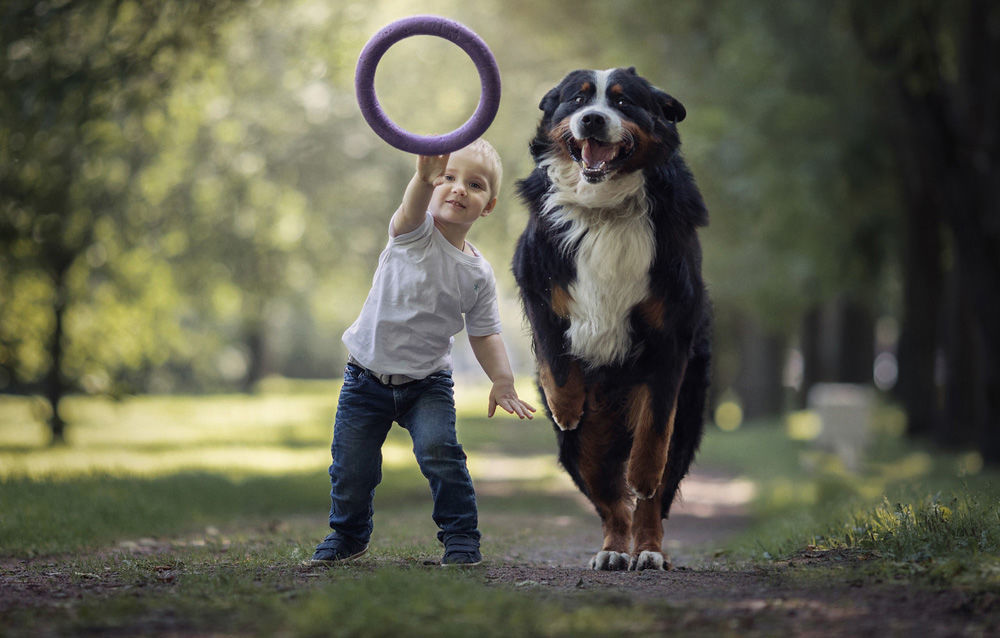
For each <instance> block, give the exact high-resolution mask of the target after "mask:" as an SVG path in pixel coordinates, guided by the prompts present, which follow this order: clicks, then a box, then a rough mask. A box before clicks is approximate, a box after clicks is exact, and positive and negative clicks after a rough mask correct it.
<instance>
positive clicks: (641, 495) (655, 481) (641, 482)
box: [625, 472, 660, 501]
mask: <svg viewBox="0 0 1000 638" xmlns="http://www.w3.org/2000/svg"><path fill="white" fill-rule="evenodd" d="M659 479H660V477H659V476H656V477H655V478H647V477H643V476H637V475H634V474H633V473H632V472H629V473H628V476H626V477H625V485H626V487H627V488H628V490H629V492H631V493H632V495H633V496H635V498H636V499H638V500H640V501H648V500H649V499H651V498H653V497H654V496H656V490H657V489H659V487H660V482H659Z"/></svg>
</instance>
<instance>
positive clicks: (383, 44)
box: [354, 15, 500, 155]
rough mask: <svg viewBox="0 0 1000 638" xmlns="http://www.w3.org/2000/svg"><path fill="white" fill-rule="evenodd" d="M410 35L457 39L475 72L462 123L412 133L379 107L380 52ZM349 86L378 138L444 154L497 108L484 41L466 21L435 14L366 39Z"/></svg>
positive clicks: (495, 80)
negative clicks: (471, 107)
mask: <svg viewBox="0 0 1000 638" xmlns="http://www.w3.org/2000/svg"><path fill="white" fill-rule="evenodd" d="M414 35H433V36H437V37H439V38H444V39H445V40H448V41H450V42H452V43H454V44H456V45H458V46H459V47H461V48H462V50H463V51H465V52H466V53H467V54H468V55H469V57H470V58H472V62H473V64H475V65H476V70H477V71H478V72H479V81H480V84H481V85H482V89H481V92H480V96H479V106H477V107H476V111H475V113H473V114H472V117H470V118H469V119H468V120H467V121H466V122H465V124H463V125H462V126H460V127H458V128H457V129H455V130H454V131H452V132H450V133H446V134H444V135H416V134H414V133H410V132H409V131H406V130H404V129H403V128H401V127H399V126H398V125H397V124H396V123H395V122H393V121H392V120H390V119H389V117H388V116H387V115H386V114H385V112H384V111H382V106H381V105H380V104H379V101H378V97H377V96H376V95H375V69H376V67H378V63H379V62H380V61H381V60H382V56H383V55H385V52H386V51H388V50H389V47H391V46H392V45H393V44H395V43H397V42H399V41H400V40H402V39H403V38H408V37H410V36H414ZM354 92H355V95H356V96H357V99H358V106H359V107H361V114H362V115H363V116H364V118H365V121H367V122H368V126H370V127H371V128H372V130H373V131H375V133H376V134H377V135H378V136H379V137H381V138H382V139H383V140H385V141H386V142H388V143H389V144H391V145H392V146H394V147H396V148H398V149H400V150H402V151H406V152H407V153H415V154H418V155H444V154H445V153H451V152H452V151H457V150H458V149H460V148H463V147H465V146H468V145H469V144H470V143H471V142H473V141H474V140H476V139H477V138H479V137H480V136H481V135H482V134H483V133H485V132H486V129H488V128H489V127H490V124H492V123H493V119H494V118H495V117H496V115H497V111H498V110H499V109H500V69H499V67H498V66H497V62H496V59H495V58H494V57H493V53H492V52H491V51H490V49H489V47H487V46H486V43H485V42H483V40H482V38H480V37H479V36H478V35H476V33H475V32H474V31H472V30H471V29H469V28H468V27H466V26H465V25H463V24H461V23H459V22H456V21H454V20H449V19H448V18H442V17H440V16H431V15H418V16H411V17H409V18H403V19H402V20H397V21H395V22H392V23H390V24H389V25H387V26H385V27H383V28H382V29H381V30H380V31H379V32H378V33H376V34H375V35H373V36H372V37H371V39H370V40H368V43H367V44H366V45H365V47H364V48H363V49H362V50H361V55H360V56H359V57H358V66H357V69H356V70H355V73H354Z"/></svg>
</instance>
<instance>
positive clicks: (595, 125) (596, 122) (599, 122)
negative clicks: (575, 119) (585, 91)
mask: <svg viewBox="0 0 1000 638" xmlns="http://www.w3.org/2000/svg"><path fill="white" fill-rule="evenodd" d="M606 121H607V120H606V119H605V118H604V116H603V115H601V114H600V113H584V114H583V117H581V118H580V123H581V124H582V125H583V130H584V131H585V132H587V133H592V132H596V131H600V130H602V129H603V128H604V124H605V122H606Z"/></svg>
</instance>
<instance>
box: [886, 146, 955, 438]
mask: <svg viewBox="0 0 1000 638" xmlns="http://www.w3.org/2000/svg"><path fill="white" fill-rule="evenodd" d="M912 158H913V155H912V154H910V153H907V154H904V155H903V157H901V160H902V161H904V162H906V163H907V165H905V166H903V168H902V170H900V180H901V182H902V184H903V193H904V197H905V199H906V210H907V211H908V216H907V219H906V222H905V223H904V224H903V225H904V228H903V233H904V238H903V241H904V245H903V256H902V257H903V313H902V321H901V322H900V324H901V325H900V337H899V346H898V351H897V358H898V364H899V381H898V382H897V384H896V388H895V395H896V397H897V398H898V399H899V401H900V403H901V404H902V406H903V411H904V412H905V413H906V421H907V432H908V433H909V434H910V435H912V436H929V435H930V434H931V433H932V432H934V431H937V430H938V429H939V427H940V425H941V424H940V421H941V402H940V396H941V390H940V388H939V387H938V384H937V380H936V378H935V367H936V361H937V354H938V344H939V343H940V339H941V328H940V322H941V319H942V307H941V305H942V303H943V301H944V271H943V265H942V261H941V260H942V258H943V257H942V255H943V250H944V248H943V242H942V231H943V228H942V220H941V207H940V205H939V202H938V198H937V197H936V195H935V193H933V192H932V190H933V189H932V187H931V185H932V184H933V181H932V180H931V179H930V176H929V175H924V174H923V171H922V169H924V167H922V166H920V165H919V164H920V163H919V162H913V161H912Z"/></svg>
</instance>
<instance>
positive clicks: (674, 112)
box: [653, 89, 687, 122]
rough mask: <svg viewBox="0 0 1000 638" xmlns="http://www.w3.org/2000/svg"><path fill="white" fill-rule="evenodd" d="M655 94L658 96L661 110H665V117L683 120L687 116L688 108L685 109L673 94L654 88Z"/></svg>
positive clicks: (677, 120) (678, 120)
mask: <svg viewBox="0 0 1000 638" xmlns="http://www.w3.org/2000/svg"><path fill="white" fill-rule="evenodd" d="M653 95H654V96H656V101H657V103H658V104H659V105H660V110H662V111H663V117H665V118H667V119H668V120H670V121H671V122H681V121H683V120H684V118H685V117H687V109H685V108H684V105H683V104H681V103H680V101H679V100H676V99H675V98H674V97H673V96H671V95H667V94H666V93H664V92H663V91H661V90H660V89H653Z"/></svg>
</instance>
